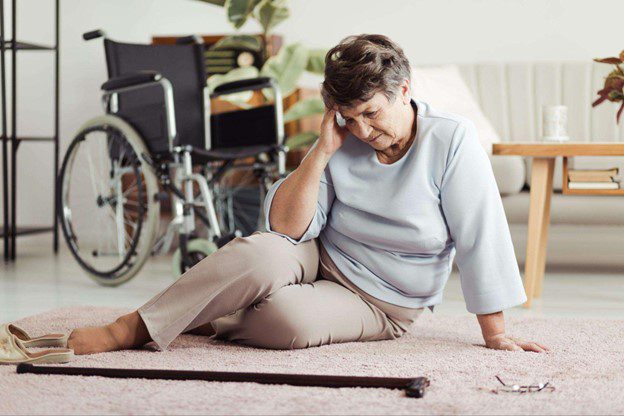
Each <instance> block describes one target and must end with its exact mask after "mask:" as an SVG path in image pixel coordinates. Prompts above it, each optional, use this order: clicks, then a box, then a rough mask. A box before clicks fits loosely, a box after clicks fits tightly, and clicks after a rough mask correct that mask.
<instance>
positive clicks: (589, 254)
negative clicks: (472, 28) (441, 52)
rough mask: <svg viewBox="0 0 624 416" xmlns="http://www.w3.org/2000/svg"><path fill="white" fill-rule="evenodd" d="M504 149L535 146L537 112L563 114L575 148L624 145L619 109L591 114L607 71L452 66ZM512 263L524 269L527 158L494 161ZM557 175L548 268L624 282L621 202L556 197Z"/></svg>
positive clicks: (606, 107)
mask: <svg viewBox="0 0 624 416" xmlns="http://www.w3.org/2000/svg"><path fill="white" fill-rule="evenodd" d="M458 67H459V70H460V73H461V75H462V77H463V78H464V81H465V82H466V83H467V84H468V86H469V88H470V89H471V91H472V93H473V94H474V96H475V97H476V99H477V100H478V102H479V104H480V106H481V108H482V110H483V112H484V113H485V115H486V116H487V118H488V119H489V120H490V122H491V123H492V125H493V126H494V128H495V130H496V131H497V133H498V135H499V136H500V137H501V139H502V141H503V142H506V141H535V140H537V139H538V137H539V133H540V131H541V106H542V105H543V104H563V105H566V106H567V107H568V133H569V136H570V137H571V139H572V140H575V141H577V140H578V141H588V142H591V141H607V142H611V141H613V142H617V141H620V142H622V141H624V121H623V122H622V123H621V125H620V126H618V125H617V124H616V123H615V112H616V109H617V106H616V105H614V104H612V103H603V104H602V105H600V106H598V107H596V108H592V107H591V103H592V102H593V100H594V99H595V96H596V91H598V90H599V89H600V88H601V87H602V85H603V81H604V77H605V76H606V75H607V73H608V72H610V71H611V69H612V66H611V65H606V64H598V63H594V62H513V63H477V64H463V65H458ZM491 161H492V166H493V169H494V174H495V176H496V180H497V183H498V185H499V189H500V191H501V195H502V199H503V204H504V206H505V211H506V214H507V219H508V221H509V225H510V230H511V234H512V238H513V240H514V246H515V249H516V255H517V257H518V260H519V262H520V263H521V264H523V263H524V258H525V250H526V232H527V220H528V210H529V184H530V172H531V158H521V157H515V156H492V157H491ZM561 162H562V161H561V158H558V160H557V163H556V167H555V174H554V175H555V176H554V188H555V194H554V195H553V197H552V202H551V222H550V232H549V238H548V252H547V267H548V266H553V265H563V266H572V267H579V266H588V267H589V268H591V269H592V270H593V269H597V268H601V267H608V268H610V269H613V268H615V269H616V270H621V271H622V273H623V274H624V197H620V196H579V195H562V194H561V184H562V166H561V165H562V163H561ZM572 164H573V165H572V166H573V167H575V168H608V167H613V166H619V167H620V172H621V173H622V172H624V157H577V158H575V159H574V160H573V161H572Z"/></svg>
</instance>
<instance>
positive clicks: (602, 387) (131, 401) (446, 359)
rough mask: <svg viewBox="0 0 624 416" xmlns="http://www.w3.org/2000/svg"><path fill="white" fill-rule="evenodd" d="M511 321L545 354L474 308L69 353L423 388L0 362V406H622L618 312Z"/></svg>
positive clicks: (89, 311) (64, 323)
mask: <svg viewBox="0 0 624 416" xmlns="http://www.w3.org/2000/svg"><path fill="white" fill-rule="evenodd" d="M122 312H125V310H121V309H105V308H91V307H75V308H65V309H60V310H56V311H53V312H50V313H47V314H44V315H37V316H33V317H29V318H25V319H23V320H20V321H18V322H17V324H18V325H20V326H22V327H23V328H24V329H26V330H27V331H29V332H30V333H31V335H37V334H39V333H42V332H44V331H51V332H52V331H68V330H69V329H71V328H74V327H76V326H84V325H97V324H102V323H106V322H109V321H110V320H112V319H113V318H114V317H116V316H117V315H119V314H120V313H122ZM508 328H509V329H510V331H509V332H511V333H513V334H514V335H516V336H519V337H524V338H530V339H534V340H538V341H542V342H543V343H545V344H547V345H549V346H551V348H552V349H553V350H554V352H552V353H550V354H547V355H546V354H535V353H522V352H504V351H492V350H488V349H486V348H484V347H483V346H482V340H481V336H480V331H479V327H478V324H477V322H476V319H474V317H472V316H466V317H452V316H437V315H435V314H433V315H432V314H430V313H425V314H424V315H423V316H422V317H421V319H420V321H419V322H417V323H416V324H414V326H413V328H412V330H411V333H409V334H406V335H405V336H404V337H403V338H401V339H399V340H395V341H381V342H369V343H348V344H336V345H329V346H324V347H319V348H310V349H307V350H293V351H271V350H261V349H255V348H249V347H242V346H238V345H233V344H228V343H223V342H216V341H211V340H209V339H208V338H205V337H199V336H183V337H180V338H178V340H176V341H175V342H174V343H173V344H172V345H171V348H170V350H169V351H166V352H155V351H151V350H148V349H145V350H136V351H123V352H115V353H107V354H98V355H92V356H82V357H77V359H76V360H75V361H73V362H72V363H71V364H70V365H75V366H102V367H127V368H166V369H193V370H214V371H253V372H284V373H310V374H339V375H362V376H366V375H369V376H399V377H409V376H420V375H424V376H427V377H429V378H430V380H431V386H430V387H429V389H428V391H427V395H426V397H425V398H424V399H412V398H407V397H405V396H404V393H403V392H401V391H397V390H384V389H349V388H345V389H330V388H316V387H314V388H311V387H294V386H277V385H260V384H254V383H207V382H200V381H160V380H138V379H128V380H121V379H119V380H118V379H105V378H99V377H90V378H87V377H85V378H80V377H68V376H37V375H17V374H15V367H14V366H0V414H207V413H209V414H319V413H322V414H431V413H435V414H622V413H624V321H621V320H619V321H614V320H587V319H584V320H581V319H578V320H577V319H554V318H549V319H535V318H531V319H528V318H527V319H510V320H509V321H508ZM495 375H499V376H500V377H501V378H502V379H503V380H505V381H508V382H520V383H532V382H545V381H549V382H550V383H551V384H552V385H554V386H555V387H556V390H555V391H554V392H545V391H543V392H540V393H533V394H523V395H519V394H515V393H499V394H496V393H493V392H492V389H495V388H496V387H497V386H498V382H497V381H496V379H495V378H494V376H495Z"/></svg>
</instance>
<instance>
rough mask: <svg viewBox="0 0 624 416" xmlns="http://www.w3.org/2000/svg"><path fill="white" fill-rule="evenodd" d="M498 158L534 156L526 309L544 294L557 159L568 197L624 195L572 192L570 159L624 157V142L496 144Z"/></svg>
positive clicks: (615, 191)
mask: <svg viewBox="0 0 624 416" xmlns="http://www.w3.org/2000/svg"><path fill="white" fill-rule="evenodd" d="M492 153H493V154H495V155H517V156H531V157H533V165H532V171H531V196H530V197H531V202H530V207H529V225H528V231H527V248H526V262H525V266H524V289H525V291H526V295H527V301H526V303H525V304H524V307H525V308H530V307H531V302H532V301H533V298H534V297H540V296H541V294H542V284H543V281H544V270H545V268H546V242H547V239H548V225H549V223H550V197H551V195H552V190H553V172H554V170H555V158H556V157H557V156H562V157H563V186H562V193H563V194H566V195H624V189H569V188H568V158H570V157H574V156H624V143H612V142H611V143H605V142H591V143H588V142H564V143H551V142H513V143H512V142H507V143H496V144H494V145H493V149H492Z"/></svg>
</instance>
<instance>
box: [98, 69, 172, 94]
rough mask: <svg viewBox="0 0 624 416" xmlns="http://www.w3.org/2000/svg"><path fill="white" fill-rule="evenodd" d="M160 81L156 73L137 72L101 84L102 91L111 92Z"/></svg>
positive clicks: (158, 74)
mask: <svg viewBox="0 0 624 416" xmlns="http://www.w3.org/2000/svg"><path fill="white" fill-rule="evenodd" d="M160 79H162V75H160V73H158V72H156V71H137V72H133V73H130V74H126V75H122V76H119V77H115V78H111V79H109V80H108V81H106V82H105V83H104V84H102V87H101V88H102V90H103V91H113V90H118V89H121V88H128V87H136V86H138V85H141V84H147V83H149V82H155V81H159V80H160Z"/></svg>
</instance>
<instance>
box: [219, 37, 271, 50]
mask: <svg viewBox="0 0 624 416" xmlns="http://www.w3.org/2000/svg"><path fill="white" fill-rule="evenodd" d="M230 49H245V50H250V51H254V52H260V50H261V49H262V43H260V39H259V38H258V37H257V36H252V35H232V36H226V37H224V38H222V39H220V40H219V41H218V42H217V43H215V44H214V45H212V46H211V47H210V50H211V51H220V50H230Z"/></svg>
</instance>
